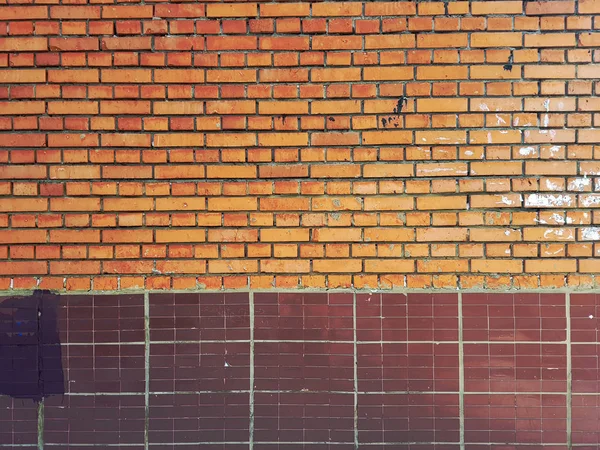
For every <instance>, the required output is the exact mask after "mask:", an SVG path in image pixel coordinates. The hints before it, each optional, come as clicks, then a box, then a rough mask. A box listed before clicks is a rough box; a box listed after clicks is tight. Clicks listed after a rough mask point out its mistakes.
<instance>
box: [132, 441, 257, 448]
mask: <svg viewBox="0 0 600 450" xmlns="http://www.w3.org/2000/svg"><path fill="white" fill-rule="evenodd" d="M248 444H250V442H249V441H222V442H210V441H202V442H150V443H149V445H150V447H152V446H153V445H174V446H178V445H181V446H184V445H185V446H189V445H248ZM136 445H138V444H136Z"/></svg>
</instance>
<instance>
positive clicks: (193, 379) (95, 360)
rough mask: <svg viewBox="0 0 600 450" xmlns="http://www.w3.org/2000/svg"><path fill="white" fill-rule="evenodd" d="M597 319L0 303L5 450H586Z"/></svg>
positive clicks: (412, 304) (280, 300) (372, 300)
mask: <svg viewBox="0 0 600 450" xmlns="http://www.w3.org/2000/svg"><path fill="white" fill-rule="evenodd" d="M24 311H25V312H26V311H36V312H39V313H40V314H39V315H38V319H36V314H29V315H26V314H25V315H24ZM599 315H600V295H596V294H571V295H567V294H564V293H541V294H538V293H518V294H486V293H462V294H457V293H436V294H430V293H408V294H393V293H352V292H336V293H302V292H294V293H275V292H269V293H258V292H257V293H200V294H198V293H181V294H179V293H160V294H152V293H151V294H147V295H143V294H135V295H118V296H117V295H95V296H76V295H67V296H62V297H57V296H52V295H50V294H45V293H43V294H40V293H37V294H35V295H33V296H31V297H23V298H15V297H10V298H8V297H6V298H3V299H0V319H1V320H0V327H1V329H0V333H1V335H0V358H1V361H0V365H1V367H2V371H1V372H0V373H1V374H2V375H0V376H1V377H2V378H1V379H0V387H1V388H2V391H1V393H2V394H3V396H0V447H1V448H2V449H6V448H14V449H17V448H19V449H22V448H24V447H25V448H26V447H30V448H36V447H38V448H48V449H61V448H62V449H67V448H68V449H84V448H88V447H89V445H94V446H96V447H102V448H109V447H115V448H116V447H119V448H128V449H140V450H141V449H144V448H150V449H156V450H158V449H170V448H174V447H180V446H181V447H182V448H184V447H185V448H202V449H234V450H237V449H240V450H241V449H257V450H258V449H260V450H275V449H279V448H281V449H291V450H293V449H301V448H302V449H304V448H310V449H315V450H317V449H336V450H345V449H355V448H359V447H360V448H368V449H372V450H375V449H380V448H384V447H385V448H394V449H415V448H419V449H430V448H435V449H444V450H446V449H459V448H467V449H473V450H480V449H481V450H483V449H490V450H491V449H503V450H504V449H509V448H511V449H512V448H527V449H534V448H542V447H543V449H544V450H547V449H553V450H555V449H556V450H558V449H566V448H575V447H576V448H581V449H597V448H598V447H599V446H600V416H599V414H600V413H599V412H598V411H600V394H599V393H598V392H599V388H600V385H599V374H600V367H599V363H598V355H599V351H600V343H599V338H600V333H599V331H598V329H599V326H600V321H599V320H598V317H599ZM145 317H147V318H148V320H147V321H146V320H145ZM53 330H55V331H56V336H55V337H56V339H55V340H53V338H52V337H53V336H54V335H52V331H53ZM57 355H58V356H57ZM56 358H59V360H62V363H61V364H58V363H57V360H56ZM61 365H62V369H63V370H62V372H61V371H60V367H61ZM7 374H10V375H7ZM33 375H36V376H37V377H38V380H37V384H36V383H29V384H28V380H30V379H31V377H32V376H33ZM11 380H12V382H14V383H16V384H17V385H15V384H11ZM59 381H60V382H61V383H62V384H63V385H64V386H61V387H62V388H63V390H64V394H61V392H60V389H58V383H59ZM36 396H38V397H45V399H44V401H43V408H41V407H38V405H37V403H36V401H35V400H36ZM569 418H572V420H569ZM38 419H40V420H38ZM38 423H39V425H40V426H39V425H38ZM41 425H43V426H41ZM525 445H526V447H523V446H525Z"/></svg>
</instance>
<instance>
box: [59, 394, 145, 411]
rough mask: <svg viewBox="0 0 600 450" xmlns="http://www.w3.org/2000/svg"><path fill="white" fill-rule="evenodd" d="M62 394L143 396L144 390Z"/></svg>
mask: <svg viewBox="0 0 600 450" xmlns="http://www.w3.org/2000/svg"><path fill="white" fill-rule="evenodd" d="M62 395H64V396H71V397H95V396H98V397H110V396H115V397H117V396H123V397H125V396H136V395H140V396H143V395H144V391H140V392H65V393H64V394H62ZM49 407H50V408H52V406H49Z"/></svg>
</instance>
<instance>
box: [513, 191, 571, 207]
mask: <svg viewBox="0 0 600 450" xmlns="http://www.w3.org/2000/svg"><path fill="white" fill-rule="evenodd" d="M572 203H573V198H572V197H571V196H570V195H562V194H559V195H555V194H529V195H528V196H527V197H526V198H525V207H526V208H556V207H561V206H562V207H565V206H571V204H572Z"/></svg>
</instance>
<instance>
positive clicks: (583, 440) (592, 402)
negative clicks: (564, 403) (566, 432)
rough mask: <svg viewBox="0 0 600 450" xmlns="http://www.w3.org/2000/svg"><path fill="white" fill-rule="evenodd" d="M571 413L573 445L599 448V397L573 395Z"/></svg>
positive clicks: (595, 395)
mask: <svg viewBox="0 0 600 450" xmlns="http://www.w3.org/2000/svg"><path fill="white" fill-rule="evenodd" d="M571 411H572V421H571V436H572V441H573V444H574V445H589V446H590V448H592V446H594V447H593V448H598V446H600V395H598V394H594V395H573V397H572V399H571ZM577 448H582V447H577Z"/></svg>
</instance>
